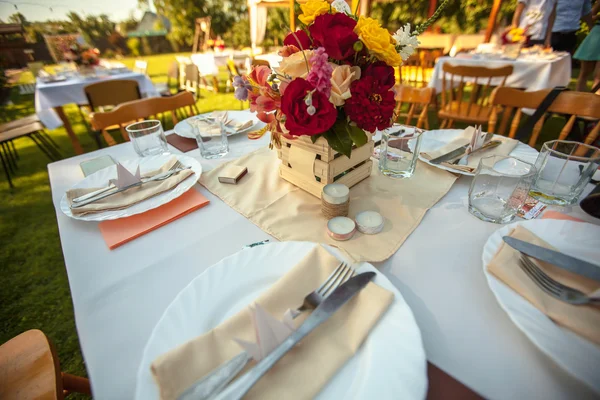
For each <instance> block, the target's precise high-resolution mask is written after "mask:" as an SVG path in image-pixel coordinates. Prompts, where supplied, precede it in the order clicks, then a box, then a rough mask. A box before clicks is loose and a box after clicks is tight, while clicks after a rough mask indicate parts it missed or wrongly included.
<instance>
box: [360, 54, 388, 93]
mask: <svg viewBox="0 0 600 400" xmlns="http://www.w3.org/2000/svg"><path fill="white" fill-rule="evenodd" d="M361 76H363V77H364V76H371V77H373V78H374V79H375V80H376V81H377V83H378V85H379V86H381V88H382V89H391V88H392V87H393V86H394V84H395V83H396V77H395V76H394V68H392V67H390V66H389V65H387V64H386V63H384V62H383V61H377V62H376V63H373V64H369V65H368V66H367V68H365V69H364V71H363V72H362V75H361Z"/></svg>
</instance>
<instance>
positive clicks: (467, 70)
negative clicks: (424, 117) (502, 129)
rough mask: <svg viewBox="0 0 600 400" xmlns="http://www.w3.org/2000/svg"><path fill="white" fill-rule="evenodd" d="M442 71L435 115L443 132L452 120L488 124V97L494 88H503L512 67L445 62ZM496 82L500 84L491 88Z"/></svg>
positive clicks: (450, 125)
mask: <svg viewBox="0 0 600 400" xmlns="http://www.w3.org/2000/svg"><path fill="white" fill-rule="evenodd" d="M442 70H443V73H442V107H441V109H440V111H439V112H438V116H439V118H440V119H441V120H442V124H441V126H440V128H442V129H444V128H451V127H452V125H453V124H454V122H455V121H461V122H466V123H468V124H480V125H485V124H487V123H488V119H489V117H490V114H491V112H492V107H491V105H490V104H489V103H490V101H489V100H490V99H489V98H490V95H491V93H492V91H493V89H494V87H497V86H504V84H505V83H506V78H507V77H508V76H509V75H510V74H512V72H513V66H512V65H508V66H505V67H500V68H486V67H473V66H466V65H451V64H448V63H445V64H444V65H443V66H442ZM498 80H500V84H499V85H494V86H492V82H493V81H495V83H496V82H497V81H498ZM465 89H467V90H465ZM468 89H470V91H469V90H468Z"/></svg>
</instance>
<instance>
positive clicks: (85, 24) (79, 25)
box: [67, 11, 115, 45]
mask: <svg viewBox="0 0 600 400" xmlns="http://www.w3.org/2000/svg"><path fill="white" fill-rule="evenodd" d="M67 18H69V21H68V22H67V25H68V26H69V27H70V28H71V29H72V31H73V32H81V34H82V35H83V37H84V38H85V40H86V41H87V42H88V43H90V44H93V45H98V43H100V42H102V41H105V40H106V38H108V37H109V36H110V35H111V33H113V32H114V31H115V23H114V22H112V21H111V20H110V19H109V18H108V15H106V14H100V15H98V16H94V15H88V16H87V17H85V18H82V17H80V16H79V14H77V13H76V12H72V11H71V12H69V13H68V14H67Z"/></svg>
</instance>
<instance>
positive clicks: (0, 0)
mask: <svg viewBox="0 0 600 400" xmlns="http://www.w3.org/2000/svg"><path fill="white" fill-rule="evenodd" d="M0 3H6V4H11V5H12V6H13V7H14V8H15V10H17V11H19V7H18V6H20V5H21V6H23V5H27V6H37V7H43V8H47V9H48V10H50V12H54V9H53V8H56V7H60V8H68V9H71V8H73V7H72V6H69V5H66V4H51V5H50V6H49V5H48V4H43V3H32V2H19V3H14V2H12V1H8V0H0ZM91 8H93V9H95V10H99V8H98V7H91Z"/></svg>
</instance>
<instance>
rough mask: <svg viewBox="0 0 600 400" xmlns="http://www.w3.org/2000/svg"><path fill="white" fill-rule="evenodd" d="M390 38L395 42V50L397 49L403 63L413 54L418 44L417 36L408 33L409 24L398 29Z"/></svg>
mask: <svg viewBox="0 0 600 400" xmlns="http://www.w3.org/2000/svg"><path fill="white" fill-rule="evenodd" d="M392 37H393V38H394V40H395V41H396V48H399V50H398V53H400V56H401V57H402V60H404V61H406V59H407V58H408V57H410V55H411V54H412V53H414V51H415V49H416V48H417V47H419V44H420V43H419V40H418V39H417V35H416V34H414V33H411V32H410V24H406V25H404V28H400V29H398V30H397V31H396V33H394V34H393V35H392Z"/></svg>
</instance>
